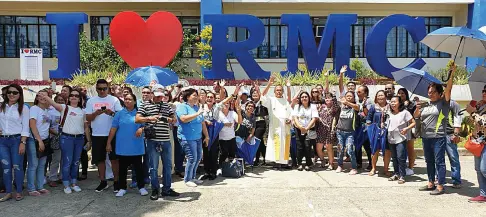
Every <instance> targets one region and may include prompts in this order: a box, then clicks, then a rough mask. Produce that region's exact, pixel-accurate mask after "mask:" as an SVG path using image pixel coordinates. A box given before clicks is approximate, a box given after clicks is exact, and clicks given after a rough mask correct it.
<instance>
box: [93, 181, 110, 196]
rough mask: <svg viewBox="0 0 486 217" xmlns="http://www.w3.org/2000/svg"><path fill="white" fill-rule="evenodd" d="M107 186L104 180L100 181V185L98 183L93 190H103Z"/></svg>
mask: <svg viewBox="0 0 486 217" xmlns="http://www.w3.org/2000/svg"><path fill="white" fill-rule="evenodd" d="M107 188H108V183H107V182H106V181H101V182H100V185H98V187H97V188H96V190H95V192H98V193H99V192H102V191H104V190H105V189H107Z"/></svg>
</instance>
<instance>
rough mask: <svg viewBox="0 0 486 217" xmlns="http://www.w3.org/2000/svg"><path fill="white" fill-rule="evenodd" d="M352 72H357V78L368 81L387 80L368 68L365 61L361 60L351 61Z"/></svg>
mask: <svg viewBox="0 0 486 217" xmlns="http://www.w3.org/2000/svg"><path fill="white" fill-rule="evenodd" d="M349 68H351V69H352V70H354V71H356V78H357V79H360V78H366V79H386V77H383V76H381V75H379V74H378V73H376V72H374V71H373V70H371V69H369V68H368V67H366V65H365V64H364V63H363V61H361V60H359V59H353V60H352V61H351V65H350V66H349Z"/></svg>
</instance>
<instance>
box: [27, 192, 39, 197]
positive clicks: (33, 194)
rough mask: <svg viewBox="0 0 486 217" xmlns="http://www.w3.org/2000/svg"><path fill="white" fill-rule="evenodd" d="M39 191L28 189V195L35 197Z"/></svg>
mask: <svg viewBox="0 0 486 217" xmlns="http://www.w3.org/2000/svg"><path fill="white" fill-rule="evenodd" d="M40 195H41V193H40V192H38V191H29V196H33V197H36V196H40Z"/></svg>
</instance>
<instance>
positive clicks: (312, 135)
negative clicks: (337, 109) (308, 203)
mask: <svg viewBox="0 0 486 217" xmlns="http://www.w3.org/2000/svg"><path fill="white" fill-rule="evenodd" d="M310 99H311V97H310V95H309V93H307V92H306V91H304V92H301V93H300V94H299V97H298V100H299V102H298V105H297V106H295V107H294V109H293V111H292V119H293V122H294V126H295V129H296V136H297V164H298V168H297V170H299V171H302V170H303V169H305V170H306V171H310V167H311V166H312V157H313V151H312V147H313V146H315V144H316V139H317V133H316V130H315V123H316V121H317V119H318V118H319V114H318V112H317V107H316V105H315V104H311V103H310ZM304 157H305V168H303V164H302V158H304Z"/></svg>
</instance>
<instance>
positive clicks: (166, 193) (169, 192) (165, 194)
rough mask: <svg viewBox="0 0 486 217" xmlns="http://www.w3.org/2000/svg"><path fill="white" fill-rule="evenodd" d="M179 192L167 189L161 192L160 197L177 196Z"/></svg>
mask: <svg viewBox="0 0 486 217" xmlns="http://www.w3.org/2000/svg"><path fill="white" fill-rule="evenodd" d="M179 196H181V194H179V193H177V192H175V191H174V190H172V189H169V190H168V191H167V192H162V197H179Z"/></svg>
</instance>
